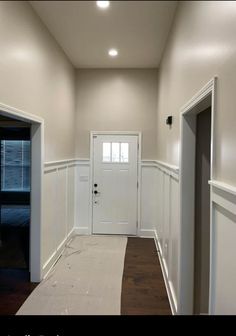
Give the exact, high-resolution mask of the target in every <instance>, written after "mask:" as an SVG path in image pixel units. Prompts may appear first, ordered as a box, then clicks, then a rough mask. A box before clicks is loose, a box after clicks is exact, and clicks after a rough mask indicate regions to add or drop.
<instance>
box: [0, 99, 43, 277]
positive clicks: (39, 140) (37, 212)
mask: <svg viewBox="0 0 236 336" xmlns="http://www.w3.org/2000/svg"><path fill="white" fill-rule="evenodd" d="M0 112H1V114H2V115H4V116H7V117H10V118H14V119H18V120H22V121H26V122H28V123H29V126H31V192H30V203H31V220H30V267H29V270H30V280H31V281H32V282H40V280H41V278H42V264H41V243H42V242H41V240H42V234H41V231H42V190H43V161H44V159H43V158H44V120H43V119H42V118H40V117H38V116H35V115H33V114H30V113H27V112H24V111H22V110H19V109H16V108H14V107H11V106H8V105H5V104H2V103H0Z"/></svg>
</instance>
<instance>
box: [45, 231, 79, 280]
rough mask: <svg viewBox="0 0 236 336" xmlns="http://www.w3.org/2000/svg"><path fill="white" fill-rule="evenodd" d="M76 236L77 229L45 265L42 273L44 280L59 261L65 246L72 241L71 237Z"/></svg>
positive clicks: (71, 232)
mask: <svg viewBox="0 0 236 336" xmlns="http://www.w3.org/2000/svg"><path fill="white" fill-rule="evenodd" d="M74 234H75V229H74V228H73V229H72V230H71V231H70V233H69V234H68V235H67V237H66V238H65V239H64V240H63V241H62V242H61V244H60V245H59V246H58V248H57V249H56V250H55V251H54V252H53V254H52V255H51V256H50V258H48V260H47V261H46V263H45V264H44V265H43V271H42V273H43V274H42V278H43V279H44V278H45V277H46V276H47V275H48V273H49V272H50V270H51V269H52V267H53V266H54V264H55V263H56V262H57V260H58V259H59V258H60V256H61V254H62V252H63V250H64V248H65V245H66V244H67V243H68V241H69V240H70V239H71V237H72V236H73V235H74Z"/></svg>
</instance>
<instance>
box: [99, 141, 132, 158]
mask: <svg viewBox="0 0 236 336" xmlns="http://www.w3.org/2000/svg"><path fill="white" fill-rule="evenodd" d="M102 162H113V163H128V162H129V144H128V143H127V142H103V146H102Z"/></svg>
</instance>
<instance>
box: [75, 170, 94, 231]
mask: <svg viewBox="0 0 236 336" xmlns="http://www.w3.org/2000/svg"><path fill="white" fill-rule="evenodd" d="M89 180H90V167H89V164H88V165H78V166H77V167H76V222H75V226H76V228H77V229H78V232H79V233H84V234H88V233H89V227H90V224H91V223H90V218H89V204H90V203H89V202H90V198H89Z"/></svg>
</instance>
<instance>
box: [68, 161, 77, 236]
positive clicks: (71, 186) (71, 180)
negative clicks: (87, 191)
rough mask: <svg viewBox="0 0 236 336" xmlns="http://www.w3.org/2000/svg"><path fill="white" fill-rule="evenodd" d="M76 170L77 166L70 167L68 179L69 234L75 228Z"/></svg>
mask: <svg viewBox="0 0 236 336" xmlns="http://www.w3.org/2000/svg"><path fill="white" fill-rule="evenodd" d="M75 170H76V166H75V165H73V166H69V167H68V173H67V174H68V176H67V178H68V180H67V182H68V183H67V195H68V197H67V234H69V233H70V232H71V230H73V228H74V225H75Z"/></svg>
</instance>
